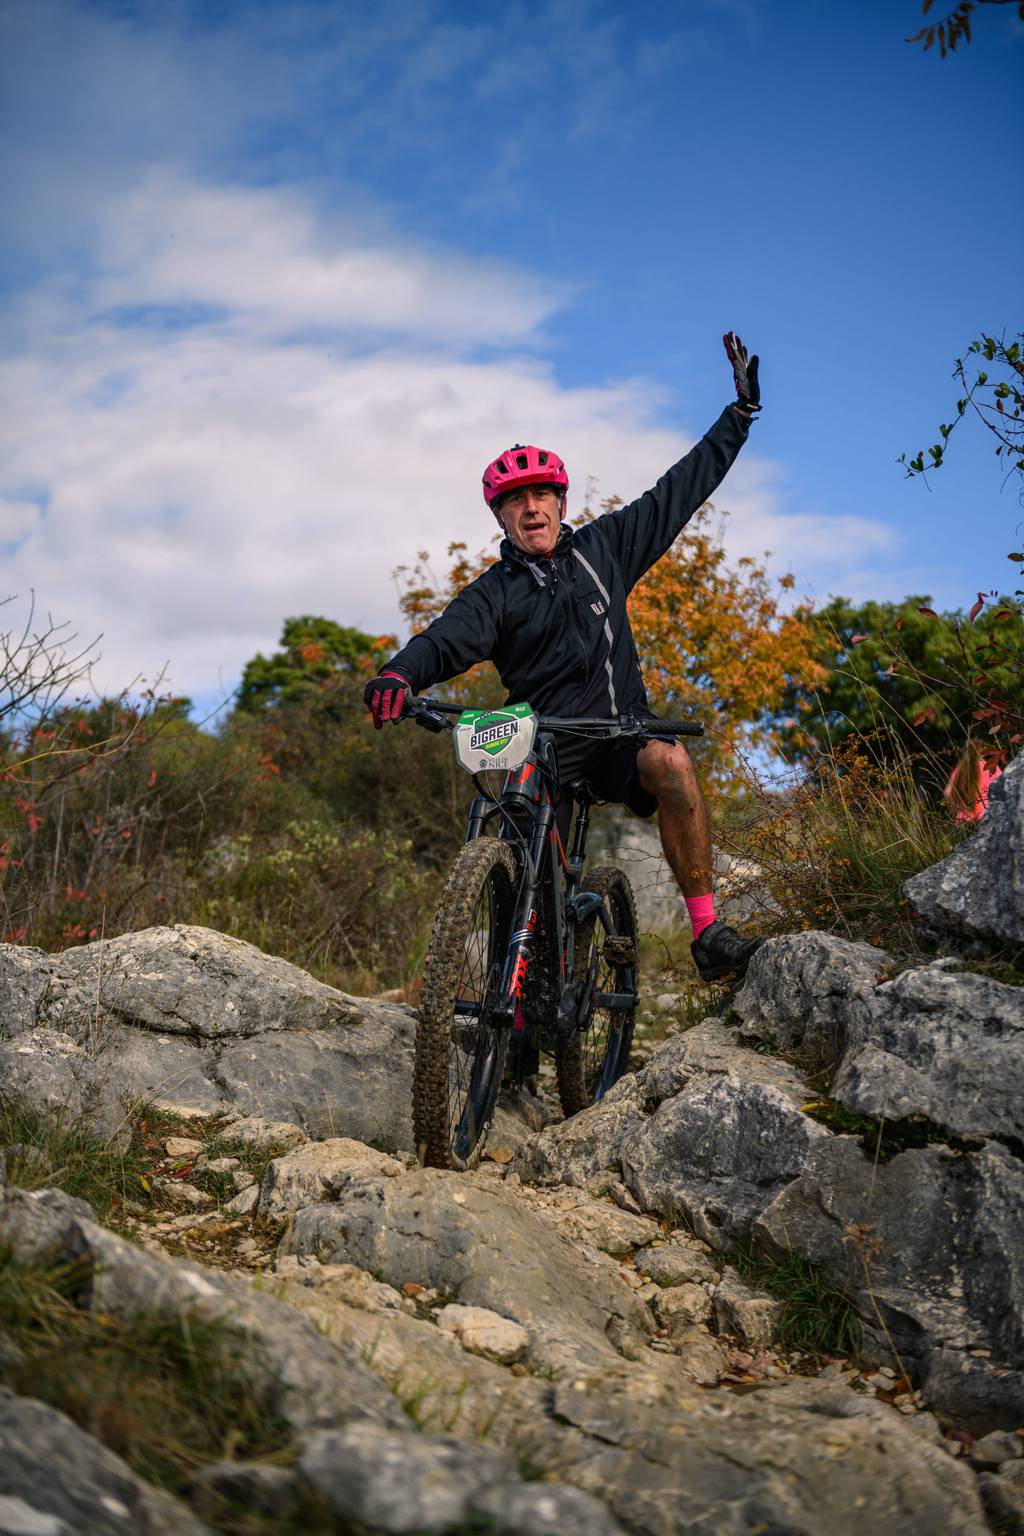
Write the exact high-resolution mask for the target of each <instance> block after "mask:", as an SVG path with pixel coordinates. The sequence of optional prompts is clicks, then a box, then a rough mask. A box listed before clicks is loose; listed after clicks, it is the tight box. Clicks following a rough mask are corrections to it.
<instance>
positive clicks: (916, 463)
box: [896, 332, 1024, 497]
mask: <svg viewBox="0 0 1024 1536" xmlns="http://www.w3.org/2000/svg"><path fill="white" fill-rule="evenodd" d="M1022 342H1024V332H1018V334H1017V339H1016V340H1015V341H1012V342H1010V344H1009V345H1007V343H1006V338H1005V334H1004V335H1003V336H1000V337H998V338H997V337H995V336H989V335H987V334H985V333H984V332H983V333H982V334H981V336H977V337H975V339H974V340H973V341H972V342H971V344H970V346H969V347H968V348H967V357H968V359H970V358H972V357H975V358H978V359H980V360H981V361H983V362H986V363H990V364H993V365H994V369H995V371H994V373H993V374H992V375H991V376H990V373H989V370H988V369H987V368H981V367H977V368H976V367H975V365H974V364H973V363H971V362H969V361H968V362H965V361H964V359H963V358H962V357H958V358H957V360H956V367H955V368H954V369H953V374H952V377H953V378H954V379H957V380H959V382H960V386H961V388H962V390H963V394H962V395H961V396H960V398H959V399H958V400H957V402H956V416H955V417H954V418H953V420H952V421H949V422H946V421H944V422H940V423H939V439H940V440H939V442H937V443H933V444H932V446H931V447H930V448H928V449H924V448H922V449H921V450H920V452H919V453H917V454H916V455H915V457H914V458H908V457H907V455H906V454H905V453H901V454H900V456H899V458H898V459H897V460H896V462H897V464H903V465H904V466H905V467H906V471H907V476H908V478H911V479H912V478H913V476H915V475H924V474H927V472H928V471H929V470H932V469H941V467H942V465H943V463H944V462H945V454H946V446H947V444H948V442H949V439H950V437H951V436H952V435H953V432H954V431H955V429H956V428H957V426H958V425H959V424H960V422H961V421H962V420H963V418H964V416H965V415H967V414H968V410H971V411H973V413H974V414H975V415H976V416H977V418H978V420H979V421H980V422H981V423H982V425H983V426H985V427H986V428H987V429H988V431H989V432H991V433H992V435H993V436H994V437H995V438H996V439H997V445H996V458H998V459H1003V462H1004V464H1006V465H1008V469H1007V478H1009V477H1010V475H1012V474H1015V473H1016V474H1019V475H1021V477H1022V479H1024V418H1022V415H1021V413H1022V411H1024V356H1022V352H1021V343H1022ZM1004 483H1005V482H1004ZM1020 494H1021V496H1022V497H1024V485H1022V487H1021V493H1020Z"/></svg>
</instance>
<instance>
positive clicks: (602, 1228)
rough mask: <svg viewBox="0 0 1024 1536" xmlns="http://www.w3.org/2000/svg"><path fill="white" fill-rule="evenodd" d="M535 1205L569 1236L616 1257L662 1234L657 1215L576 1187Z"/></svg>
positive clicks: (630, 1251)
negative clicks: (593, 1196) (595, 1197)
mask: <svg viewBox="0 0 1024 1536" xmlns="http://www.w3.org/2000/svg"><path fill="white" fill-rule="evenodd" d="M534 1209H535V1210H538V1211H539V1212H540V1213H541V1214H542V1215H543V1216H544V1217H545V1218H546V1220H548V1221H550V1222H551V1224H552V1225H553V1226H556V1227H558V1229H559V1231H561V1232H564V1233H565V1235H566V1236H567V1237H570V1238H575V1239H576V1240H577V1241H579V1242H582V1243H589V1244H591V1246H592V1247H594V1248H599V1249H600V1250H601V1252H602V1253H609V1254H611V1255H612V1257H613V1258H624V1257H625V1256H626V1255H627V1254H630V1253H632V1252H633V1249H634V1248H638V1247H641V1246H642V1245H643V1244H644V1243H649V1242H652V1241H653V1239H654V1238H656V1237H660V1236H661V1228H660V1227H659V1225H658V1223H657V1222H656V1221H655V1220H654V1218H653V1217H651V1216H638V1215H635V1214H634V1213H633V1212H632V1211H624V1210H622V1209H620V1207H619V1206H617V1205H610V1204H609V1202H608V1201H607V1200H593V1199H591V1198H590V1197H589V1196H587V1195H585V1194H583V1193H580V1192H577V1191H576V1190H572V1191H571V1192H570V1191H569V1190H568V1189H566V1190H564V1191H563V1192H562V1193H561V1195H560V1196H559V1197H558V1198H556V1199H554V1200H553V1201H551V1202H549V1201H547V1200H545V1201H543V1202H538V1203H537V1204H536V1205H535V1207H534Z"/></svg>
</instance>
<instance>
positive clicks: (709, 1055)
mask: <svg viewBox="0 0 1024 1536" xmlns="http://www.w3.org/2000/svg"><path fill="white" fill-rule="evenodd" d="M681 1041H682V1044H681V1046H678V1047H677V1050H679V1051H680V1056H679V1062H680V1064H681V1063H682V1062H683V1060H685V1062H686V1066H687V1073H686V1077H685V1084H684V1086H683V1087H682V1088H681V1089H680V1090H679V1091H678V1092H676V1093H674V1094H673V1095H672V1096H671V1097H669V1098H666V1099H664V1100H663V1101H662V1103H661V1104H660V1105H659V1106H658V1108H657V1109H656V1110H655V1112H654V1114H653V1115H651V1116H650V1118H649V1119H646V1120H644V1121H642V1122H640V1123H638V1124H635V1125H634V1128H633V1129H632V1130H631V1131H629V1132H627V1133H626V1134H625V1135H624V1136H623V1139H622V1149H621V1157H622V1168H623V1176H624V1178H625V1181H626V1183H627V1185H628V1186H629V1188H630V1189H631V1190H632V1191H633V1193H634V1194H635V1195H636V1197H637V1199H638V1200H639V1201H640V1203H641V1205H642V1206H643V1207H644V1209H645V1210H651V1211H658V1212H660V1213H661V1214H662V1215H664V1216H667V1217H668V1218H669V1219H670V1220H679V1221H681V1222H685V1224H686V1225H687V1226H688V1227H690V1228H691V1229H692V1230H693V1231H694V1232H696V1233H697V1235H698V1236H699V1237H700V1238H702V1239H703V1240H704V1241H705V1242H707V1243H709V1244H710V1245H711V1246H712V1247H713V1248H715V1249H718V1250H722V1249H726V1248H728V1247H730V1246H731V1245H732V1244H734V1243H735V1242H737V1241H741V1240H743V1238H744V1237H745V1236H746V1234H747V1233H748V1232H749V1230H750V1225H751V1223H752V1221H753V1220H754V1219H755V1217H756V1216H757V1215H759V1214H760V1212H761V1211H762V1210H763V1209H764V1208H765V1206H766V1205H767V1204H768V1203H769V1201H770V1200H771V1199H772V1197H773V1195H775V1194H776V1193H778V1191H780V1190H782V1189H784V1188H785V1187H786V1186H787V1185H788V1184H789V1183H790V1182H791V1181H792V1180H793V1179H794V1178H795V1177H796V1176H797V1174H798V1173H799V1172H800V1169H801V1168H802V1167H803V1165H804V1163H805V1161H806V1159H807V1157H808V1155H809V1153H810V1149H811V1147H812V1146H813V1145H814V1143H815V1142H816V1141H817V1140H819V1139H822V1138H826V1139H827V1138H828V1135H829V1133H828V1132H827V1131H825V1130H824V1128H823V1127H821V1126H819V1125H818V1124H817V1123H816V1122H815V1121H813V1120H811V1119H810V1118H809V1117H808V1116H807V1115H805V1114H803V1113H802V1112H801V1107H800V1106H801V1104H802V1103H803V1102H804V1101H805V1099H806V1096H807V1088H806V1085H805V1084H804V1083H802V1082H801V1081H800V1079H799V1078H798V1077H797V1075H796V1073H795V1072H794V1071H793V1070H792V1068H790V1067H787V1066H785V1065H784V1064H783V1063H782V1062H775V1061H771V1060H769V1059H767V1058H765V1057H762V1056H759V1055H757V1054H756V1053H754V1052H752V1051H747V1050H744V1049H743V1048H742V1047H740V1046H736V1045H734V1044H733V1043H732V1042H731V1038H730V1037H729V1035H728V1032H727V1031H726V1030H725V1027H724V1026H723V1025H721V1024H719V1023H717V1021H711V1020H708V1021H705V1023H704V1024H702V1025H698V1026H697V1028H696V1029H692V1030H689V1031H688V1032H687V1033H686V1035H684V1036H682V1037H681ZM672 1044H673V1045H675V1044H676V1043H675V1042H672ZM682 1053H687V1054H685V1055H684V1054H682ZM656 1066H657V1058H656V1059H655V1061H654V1062H652V1063H651V1066H650V1067H648V1068H647V1072H648V1073H650V1072H652V1069H655V1068H656Z"/></svg>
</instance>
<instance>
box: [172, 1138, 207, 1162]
mask: <svg viewBox="0 0 1024 1536" xmlns="http://www.w3.org/2000/svg"><path fill="white" fill-rule="evenodd" d="M202 1150H203V1144H202V1142H201V1141H196V1140H195V1139H194V1138H193V1137H191V1136H168V1138H167V1140H166V1141H165V1142H164V1151H165V1152H166V1153H167V1156H168V1157H195V1156H196V1155H197V1154H198V1153H199V1152H201V1151H202Z"/></svg>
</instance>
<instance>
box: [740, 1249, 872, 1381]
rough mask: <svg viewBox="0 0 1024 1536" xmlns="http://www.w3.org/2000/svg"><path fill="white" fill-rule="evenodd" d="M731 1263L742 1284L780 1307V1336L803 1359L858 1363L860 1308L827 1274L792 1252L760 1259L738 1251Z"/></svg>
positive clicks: (781, 1341) (749, 1253)
mask: <svg viewBox="0 0 1024 1536" xmlns="http://www.w3.org/2000/svg"><path fill="white" fill-rule="evenodd" d="M731 1262H732V1263H733V1264H734V1265H735V1267H736V1268H737V1269H738V1270H739V1273H740V1277H741V1279H742V1280H743V1283H744V1284H745V1285H747V1286H749V1287H750V1288H751V1289H752V1290H759V1291H766V1292H767V1293H768V1295H769V1296H773V1297H774V1298H775V1300H776V1301H779V1302H781V1303H782V1315H781V1317H780V1320H779V1325H778V1330H777V1337H778V1341H779V1343H780V1344H781V1345H783V1346H784V1347H785V1348H787V1349H793V1350H799V1351H800V1353H801V1354H807V1355H815V1356H823V1355H830V1356H837V1357H840V1358H846V1359H855V1358H856V1357H857V1356H858V1354H859V1352H860V1341H861V1328H860V1319H859V1318H858V1316H857V1312H856V1309H855V1308H854V1306H853V1303H852V1302H851V1301H850V1299H849V1297H847V1296H846V1295H845V1294H844V1293H843V1292H842V1291H841V1290H839V1289H838V1287H837V1286H835V1285H834V1284H833V1282H832V1281H831V1280H830V1279H829V1277H828V1276H827V1275H826V1274H825V1272H824V1270H822V1269H819V1268H818V1266H817V1265H816V1264H811V1263H809V1262H808V1261H807V1260H806V1259H804V1258H801V1257H800V1255H799V1254H797V1253H794V1252H793V1251H792V1250H786V1251H783V1252H779V1253H774V1254H767V1255H757V1256H755V1255H754V1254H753V1253H752V1252H750V1251H749V1250H745V1249H740V1250H739V1251H738V1252H737V1253H736V1254H734V1255H733V1257H732V1260H731Z"/></svg>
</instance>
